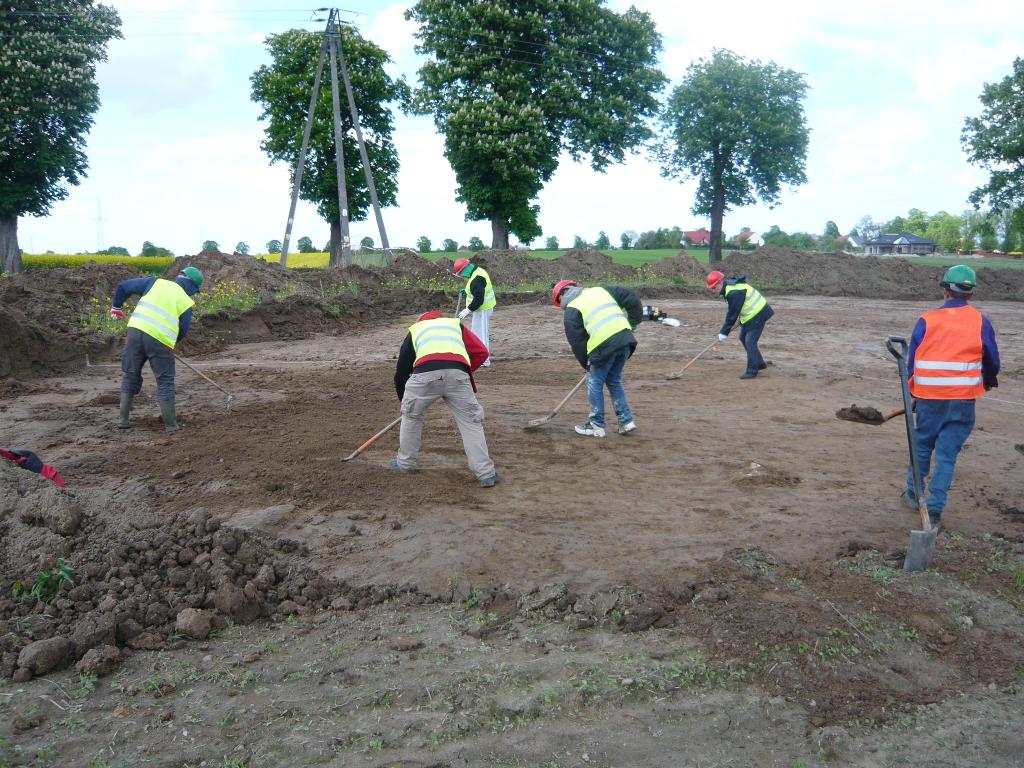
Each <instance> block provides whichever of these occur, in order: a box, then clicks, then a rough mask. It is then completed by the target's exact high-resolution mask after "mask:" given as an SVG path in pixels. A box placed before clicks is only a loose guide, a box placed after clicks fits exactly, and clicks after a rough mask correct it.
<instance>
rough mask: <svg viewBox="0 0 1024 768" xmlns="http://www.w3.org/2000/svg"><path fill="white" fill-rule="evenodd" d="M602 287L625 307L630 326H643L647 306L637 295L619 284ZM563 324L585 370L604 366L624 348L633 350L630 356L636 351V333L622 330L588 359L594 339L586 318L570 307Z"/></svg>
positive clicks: (577, 357) (573, 351)
mask: <svg viewBox="0 0 1024 768" xmlns="http://www.w3.org/2000/svg"><path fill="white" fill-rule="evenodd" d="M600 287H601V288H604V289H605V290H606V291H608V293H610V294H611V295H612V298H613V299H615V303H616V304H618V305H619V306H620V307H622V309H623V311H624V312H625V313H626V318H627V319H628V320H629V324H630V326H632V327H633V328H636V327H637V326H638V325H640V321H641V320H643V316H644V306H643V304H642V303H641V302H640V297H639V296H637V295H636V293H634V292H633V291H631V290H629V288H620V287H618V286H615V285H602V286H600ZM562 322H563V324H564V325H565V338H566V339H568V341H569V346H570V347H572V353H573V354H574V355H575V356H576V359H577V360H578V361H579V364H580V365H581V366H583V367H584V368H586V367H587V366H588V365H604V363H605V362H606V361H607V360H608V358H610V357H611V356H612V355H613V354H614V353H615V352H618V351H619V350H620V349H622V348H623V347H629V354H630V355H632V354H633V352H634V351H636V336H634V335H633V332H632V331H619V332H618V333H616V334H615V335H614V336H612V337H611V338H610V339H605V341H604V342H602V343H601V345H600V346H599V347H598V348H597V349H595V350H594V351H593V352H591V353H590V355H589V358H588V355H587V341H588V340H589V339H590V336H589V334H588V333H587V330H586V328H585V327H584V325H583V315H582V314H580V311H579V310H578V309H573V308H572V307H566V308H565V311H564V312H563V319H562Z"/></svg>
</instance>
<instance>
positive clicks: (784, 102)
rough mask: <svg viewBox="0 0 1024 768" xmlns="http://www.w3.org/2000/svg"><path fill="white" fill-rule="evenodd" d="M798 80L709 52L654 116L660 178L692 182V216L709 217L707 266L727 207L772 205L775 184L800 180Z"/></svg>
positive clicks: (802, 130) (803, 153) (803, 143)
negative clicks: (694, 181)
mask: <svg viewBox="0 0 1024 768" xmlns="http://www.w3.org/2000/svg"><path fill="white" fill-rule="evenodd" d="M806 93H807V83H806V82H805V81H804V76H803V75H801V74H799V73H798V72H794V71H793V70H790V69H785V68H783V67H780V66H778V65H777V64H775V63H772V62H769V63H767V64H762V63H761V62H760V61H756V60H755V61H747V60H746V59H743V58H742V57H740V56H737V55H736V54H734V53H732V52H731V51H727V50H722V49H716V50H715V51H714V52H713V53H712V55H711V58H710V59H701V60H700V61H697V62H695V63H694V64H691V65H690V68H689V69H688V70H687V73H686V76H685V77H684V78H683V82H682V83H681V84H680V85H678V86H677V87H676V88H675V90H674V91H673V92H672V95H671V97H670V98H669V101H668V103H667V104H666V105H665V107H664V109H663V110H662V114H661V121H662V126H663V131H664V132H663V138H662V141H661V143H660V144H659V146H658V149H657V156H658V158H659V160H660V161H661V168H662V175H663V176H666V177H669V178H680V179H685V178H695V179H697V182H698V185H697V196H696V199H695V201H694V204H693V208H692V210H693V213H695V214H698V215H705V216H710V217H711V249H710V255H709V259H710V260H711V261H712V262H715V261H719V260H720V259H721V258H722V245H721V241H722V218H723V216H724V214H725V211H726V209H727V208H728V207H729V206H740V205H749V204H752V203H754V202H755V201H756V200H757V199H758V198H760V200H761V201H763V202H765V203H769V204H772V203H775V202H776V201H777V200H778V198H779V194H780V189H781V185H782V184H784V183H785V184H794V185H795V184H802V183H804V182H805V181H807V176H806V173H805V172H804V167H805V164H806V157H807V143H808V138H809V131H808V128H807V121H806V118H805V116H804V108H803V99H804V95H805V94H806Z"/></svg>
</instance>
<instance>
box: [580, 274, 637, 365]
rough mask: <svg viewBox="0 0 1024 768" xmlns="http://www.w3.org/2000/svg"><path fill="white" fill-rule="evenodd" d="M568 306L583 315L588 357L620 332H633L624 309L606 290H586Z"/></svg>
mask: <svg viewBox="0 0 1024 768" xmlns="http://www.w3.org/2000/svg"><path fill="white" fill-rule="evenodd" d="M567 306H569V307H572V308H573V309H576V310H579V313H580V314H581V315H583V328H584V330H586V332H587V336H588V338H587V354H588V355H589V354H590V353H591V352H593V351H594V350H595V349H597V348H598V347H599V346H601V345H602V344H604V342H606V341H608V339H610V338H611V337H612V336H614V335H615V334H616V333H619V331H631V330H633V327H632V326H631V325H630V324H629V320H628V319H627V318H626V313H625V312H623V311H622V307H620V306H619V305H618V304H617V303H616V301H615V299H614V298H612V295H611V294H610V293H608V291H606V290H605V289H604V288H600V287H598V288H586V289H584V291H583V292H582V293H581V294H580V295H579V296H577V297H576V298H575V299H573V300H572V301H570V302H569V304H568V305H567Z"/></svg>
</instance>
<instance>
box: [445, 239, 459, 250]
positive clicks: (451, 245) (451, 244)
mask: <svg viewBox="0 0 1024 768" xmlns="http://www.w3.org/2000/svg"><path fill="white" fill-rule="evenodd" d="M441 250H442V251H444V252H445V253H455V252H456V251H457V250H459V244H458V243H456V242H455V241H454V240H452V239H451V238H450V237H446V238H445V239H444V241H443V242H442V243H441Z"/></svg>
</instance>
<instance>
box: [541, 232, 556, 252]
mask: <svg viewBox="0 0 1024 768" xmlns="http://www.w3.org/2000/svg"><path fill="white" fill-rule="evenodd" d="M544 248H545V249H547V250H549V251H557V250H558V238H557V237H555V236H554V235H551V237H549V238H548V239H547V240H545V241H544Z"/></svg>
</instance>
